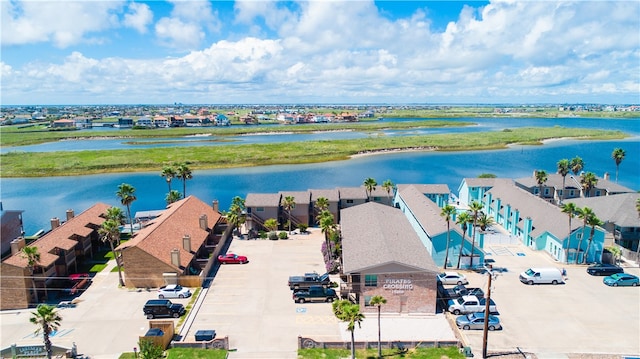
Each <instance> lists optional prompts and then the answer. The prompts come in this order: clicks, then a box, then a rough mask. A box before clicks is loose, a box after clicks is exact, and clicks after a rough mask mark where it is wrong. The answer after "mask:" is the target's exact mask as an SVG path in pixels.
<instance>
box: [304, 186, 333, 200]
mask: <svg viewBox="0 0 640 359" xmlns="http://www.w3.org/2000/svg"><path fill="white" fill-rule="evenodd" d="M309 192H311V200H312V201H315V200H317V199H318V198H320V197H324V198H326V199H328V200H329V202H338V200H339V199H340V194H339V193H338V190H337V189H335V188H334V189H310V190H309Z"/></svg>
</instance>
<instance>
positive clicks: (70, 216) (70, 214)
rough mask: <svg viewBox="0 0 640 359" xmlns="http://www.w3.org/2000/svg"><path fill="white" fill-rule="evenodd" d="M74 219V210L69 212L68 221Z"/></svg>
mask: <svg viewBox="0 0 640 359" xmlns="http://www.w3.org/2000/svg"><path fill="white" fill-rule="evenodd" d="M73 217H74V213H73V210H72V209H68V210H67V221H68V220H70V219H71V218H73Z"/></svg>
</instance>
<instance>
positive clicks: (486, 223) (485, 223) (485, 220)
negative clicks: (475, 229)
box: [478, 213, 496, 232]
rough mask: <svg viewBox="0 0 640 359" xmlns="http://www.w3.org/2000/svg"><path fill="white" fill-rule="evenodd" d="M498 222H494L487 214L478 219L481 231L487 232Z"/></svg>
mask: <svg viewBox="0 0 640 359" xmlns="http://www.w3.org/2000/svg"><path fill="white" fill-rule="evenodd" d="M495 223H496V222H495V221H494V220H493V217H491V216H487V214H486V213H481V214H480V217H479V218H478V226H480V230H481V231H483V232H484V231H486V230H487V228H488V227H491V226H492V225H494V224H495Z"/></svg>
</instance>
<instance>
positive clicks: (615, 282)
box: [602, 273, 640, 287]
mask: <svg viewBox="0 0 640 359" xmlns="http://www.w3.org/2000/svg"><path fill="white" fill-rule="evenodd" d="M602 282H603V283H604V284H606V285H608V286H611V287H618V286H620V287H625V286H626V287H628V286H632V287H635V286H638V285H640V278H638V277H636V276H635V275H633V274H629V273H616V274H612V275H610V276H608V277H604V279H603V280H602Z"/></svg>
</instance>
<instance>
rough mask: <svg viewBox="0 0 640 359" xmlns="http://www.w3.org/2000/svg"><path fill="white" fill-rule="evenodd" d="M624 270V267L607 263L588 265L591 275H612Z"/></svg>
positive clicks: (588, 271)
mask: <svg viewBox="0 0 640 359" xmlns="http://www.w3.org/2000/svg"><path fill="white" fill-rule="evenodd" d="M623 272H624V269H622V267H619V266H617V265H613V264H607V263H596V264H592V265H590V266H589V267H587V273H589V274H591V275H612V274H616V273H623Z"/></svg>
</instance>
